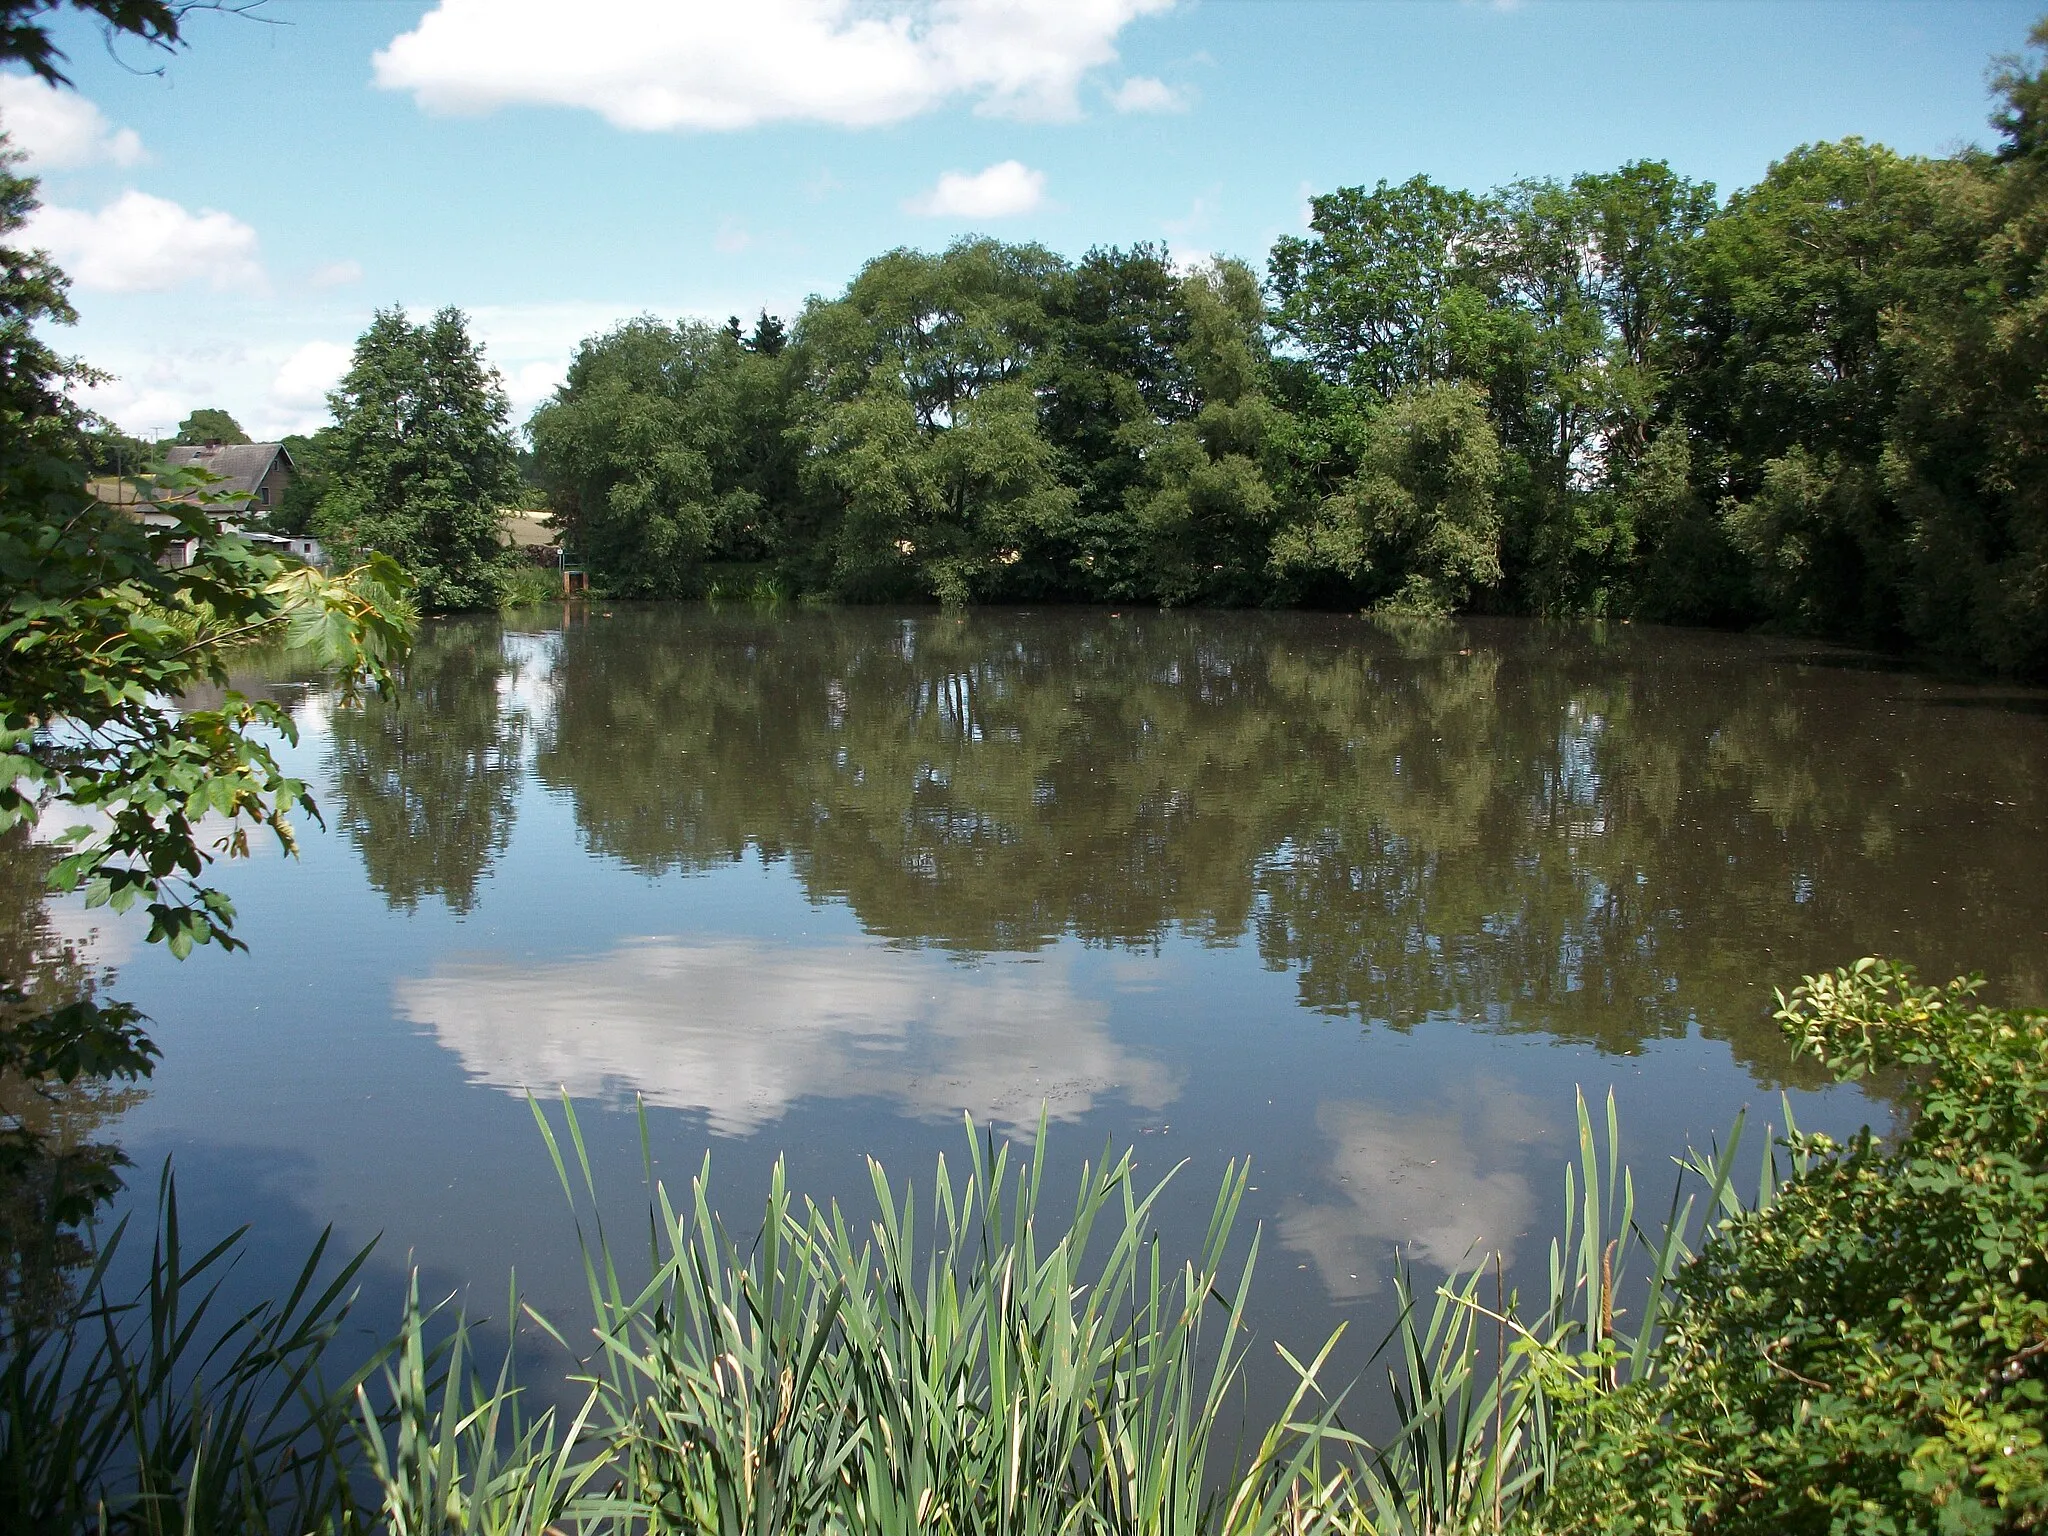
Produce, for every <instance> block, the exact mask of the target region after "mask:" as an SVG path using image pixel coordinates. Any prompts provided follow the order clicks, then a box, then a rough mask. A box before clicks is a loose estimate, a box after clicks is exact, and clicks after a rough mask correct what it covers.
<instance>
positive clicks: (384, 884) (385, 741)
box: [325, 621, 526, 913]
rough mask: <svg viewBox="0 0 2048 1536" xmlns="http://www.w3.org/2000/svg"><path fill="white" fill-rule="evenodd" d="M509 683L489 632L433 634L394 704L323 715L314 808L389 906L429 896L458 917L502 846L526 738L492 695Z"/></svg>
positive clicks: (521, 723) (507, 664) (521, 722)
mask: <svg viewBox="0 0 2048 1536" xmlns="http://www.w3.org/2000/svg"><path fill="white" fill-rule="evenodd" d="M513 672H514V665H513V663H512V661H511V659H510V658H508V657H507V655H506V654H505V651H504V649H503V647H502V646H501V644H500V643H499V634H498V630H497V626H496V625H495V624H494V623H491V622H488V621H461V622H450V623H442V624H433V625H429V626H427V627H426V628H425V629H424V630H423V631H422V633H421V635H420V639H419V643H418V644H417V645H416V646H415V647H414V649H413V652H412V654H411V656H410V657H409V658H408V659H407V661H406V664H405V672H404V678H403V683H402V687H401V689H400V692H399V694H398V696H397V697H396V698H395V699H391V700H382V699H375V698H373V699H370V700H368V701H366V702H365V703H363V704H362V705H360V706H357V707H349V706H344V705H337V706H336V707H335V709H334V715H333V745H332V748H331V750H330V754H329V760H328V773H329V779H330V782H331V783H332V785H333V792H332V796H331V799H330V801H329V802H328V804H327V805H326V807H325V808H326V810H327V814H328V816H329V819H330V820H331V821H333V822H335V823H336V824H338V825H339V826H340V827H341V828H342V830H343V831H344V832H346V833H347V835H348V837H349V840H350V841H351V842H353V843H354V844H355V846H356V848H357V850H358V852H360V853H361V855H362V859H363V868H364V871H365V873H366V874H367V875H368V877H369V881H370V884H371V885H372V886H374V887H375V888H376V889H377V890H378V891H379V892H380V893H382V895H383V896H384V898H385V900H387V901H388V902H390V903H391V905H392V906H394V907H399V908H403V909H405V910H406V911H411V910H412V909H413V908H415V907H417V906H418V905H419V902H420V899H421V898H422V897H424V896H438V897H440V898H441V899H442V900H443V901H445V902H446V903H447V904H448V906H449V907H450V908H451V909H452V910H453V911H456V912H458V913H461V912H468V911H469V910H470V909H471V908H472V907H473V906H474V905H475V904H476V898H477V888H478V885H479V884H480V883H481V881H482V880H483V877H484V876H485V874H486V873H487V872H488V871H489V869H490V867H491V863H492V861H493V860H494V859H495V858H497V856H498V855H499V854H500V853H502V852H503V851H504V849H505V845H506V843H507V842H508V841H509V840H510V838H511V835H512V822H513V816H514V814H515V808H516V799H517V794H518V789H519V775H520V752H521V744H522V741H523V737H524V732H525V728H526V722H525V717H524V715H523V713H522V712H520V711H518V710H516V709H511V708H508V707H507V706H506V703H505V701H504V699H503V697H502V695H501V687H502V685H504V684H506V683H507V682H508V681H509V680H510V679H511V677H512V674H513Z"/></svg>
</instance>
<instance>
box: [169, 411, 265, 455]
mask: <svg viewBox="0 0 2048 1536" xmlns="http://www.w3.org/2000/svg"><path fill="white" fill-rule="evenodd" d="M171 441H172V442H173V443H177V444H180V445H182V446H186V447H197V446H198V445H199V444H202V443H246V442H248V441H249V434H248V433H246V432H244V431H243V430H242V424H241V423H240V422H238V421H236V420H235V418H234V417H232V416H230V415H229V414H228V413H227V412H226V411H221V410H214V409H211V408H207V409H202V410H197V411H194V412H193V413H192V414H191V415H190V416H187V417H186V418H185V419H184V420H183V421H181V422H179V423H178V435H177V436H176V437H174V438H172V439H171Z"/></svg>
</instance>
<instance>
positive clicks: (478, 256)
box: [0, 0, 2042, 434]
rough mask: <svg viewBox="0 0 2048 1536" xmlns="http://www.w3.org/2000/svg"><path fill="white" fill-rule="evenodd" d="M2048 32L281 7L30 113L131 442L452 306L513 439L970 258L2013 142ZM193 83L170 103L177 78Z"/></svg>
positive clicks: (1080, 1) (1973, 26)
mask: <svg viewBox="0 0 2048 1536" xmlns="http://www.w3.org/2000/svg"><path fill="white" fill-rule="evenodd" d="M2041 8H2042V0H2024V3H2011V0H1846V3H1841V0H1776V3H1769V0H1518V3H1510V4H1501V3H1486V0H745V3H740V0H723V3H720V0H712V3H702V0H576V3H571V4H563V3H559V0H267V3H266V4H265V5H264V6H263V7H262V8H261V9H260V10H259V11H258V12H257V13H256V15H255V17H253V18H251V17H239V18H238V17H232V16H220V15H206V14H198V15H195V16H193V17H192V18H191V20H190V23H189V28H188V37H189V42H190V47H189V48H187V49H186V50H185V51H183V52H182V53H180V54H177V55H175V56H172V57H168V58H164V57H159V56H152V55H151V54H150V53H149V52H148V51H147V50H145V49H141V48H138V47H135V46H133V45H129V46H124V47H122V48H121V49H119V50H118V57H110V56H109V53H108V51H107V49H106V48H105V47H104V46H103V44H102V42H101V40H100V38H99V37H98V36H97V34H95V33H94V32H92V31H91V30H90V29H87V28H84V27H80V26H77V25H75V24H72V23H66V24H65V25H64V26H63V29H62V30H61V32H60V36H61V38H62V40H63V42H64V45H65V46H66V48H67V51H68V52H69V53H70V54H71V56H72V61H73V73H74V75H75V78H76V80H77V84H78V91H77V92H76V93H75V94H74V95H73V96H71V97H68V98H55V99H53V98H50V97H49V96H48V95H47V94H46V93H43V92H40V91H39V90H38V89H37V88H35V87H34V86H33V85H32V84H31V83H29V82H25V81H22V80H19V79H12V80H0V125H4V126H6V127H7V128H8V129H9V130H10V132H11V133H12V134H13V135H14V137H15V138H16V140H17V142H19V143H21V144H22V145H24V146H25V147H27V148H28V149H30V151H31V152H32V154H33V156H34V163H35V168H36V169H37V170H38V173H39V174H40V175H41V176H42V177H43V184H44V197H45V201H46V203H47V204H48V208H47V209H46V210H45V212H44V213H43V214H42V215H40V216H39V221H38V223H37V225H36V226H35V229H34V231H33V233H34V237H35V238H36V239H37V240H38V241H39V242H40V243H43V244H46V245H48V246H49V247H50V248H51V249H52V250H53V251H55V252H56V253H57V254H58V256H59V258H60V259H61V260H63V261H64V263H65V264H66V266H67V268H68V269H69V270H71V271H72V273H73V275H74V277H75V279H76V287H75V290H74V299H75V301H76V303H77V305H78V308H79V311H80V315H81V322H80V324H79V325H78V327H77V328H76V330H75V331H73V332H71V333H69V334H67V335H65V336H63V337H61V338H60V340H61V342H62V344H63V345H64V346H65V347H66V348H67V349H68V350H72V351H76V352H77V353H79V354H81V355H82V356H84V357H85V358H86V359H87V360H88V361H90V362H92V363H94V364H95V365H97V366H99V367H101V368H104V369H107V370H109V371H110V372H112V373H114V374H116V375H117V376H118V379H117V382H115V383H113V384H111V385H107V386H104V387H102V388H101V389H99V390H97V391H95V392H94V395H93V399H94V401H95V403H96V404H98V405H99V406H100V407H101V408H102V409H103V410H105V411H106V412H107V413H108V414H110V415H111V416H112V417H113V418H114V419H116V420H117V421H119V422H120V423H121V424H122V425H123V426H124V427H126V428H128V429H129V430H130V431H135V432H144V433H151V434H154V433H159V432H162V431H165V430H167V429H168V428H169V427H171V426H172V425H174V424H175V422H176V421H177V420H178V418H179V417H181V416H182V415H184V414H185V412H186V411H188V410H190V409H191V408H192V407H194V406H199V405H220V406H225V407H226V408H228V409H229V410H231V411H233V412H234V413H235V414H236V415H237V416H238V417H239V418H240V419H241V420H242V422H243V423H244V425H245V426H247V427H248V428H249V429H250V430H251V431H253V432H257V433H259V434H273V433H280V432H284V431H288V430H308V429H310V428H311V427H313V426H315V425H318V424H319V422H320V421H321V420H323V419H324V417H325V411H324V405H323V403H322V395H323V392H324V390H325V389H326V388H327V387H329V386H330V385H331V383H332V382H333V380H334V378H335V377H336V376H337V375H338V373H339V371H340V369H341V367H342V366H343V365H344V364H345V361H346V356H347V348H348V345H349V343H350V342H351V341H352V340H353V338H354V337H355V336H356V335H357V334H358V333H359V332H360V330H361V329H362V327H363V325H364V324H365V322H366V321H367V319H368V317H369V314H370V311H371V310H372V308H373V307H375V306H377V305H380V304H391V303H400V304H404V305H406V306H408V307H410V308H413V309H425V308H432V307H435V306H438V305H441V304H456V305H459V306H460V307H462V308H463V309H465V310H467V311H469V312H470V314H471V315H472V317H473V322H474V326H475V329H476V331H477V333H478V334H479V335H480V336H481V337H482V338H483V339H484V341H485V343H486V345H487V348H488V351H489V355H490V357H491V358H492V360H493V361H494V362H495V363H496V364H497V365H498V366H499V368H500V369H501V370H502V371H503V373H504V375H505V378H506V382H507V386H508V388H509V389H510V391H511V394H512V397H513V401H514V406H515V412H516V414H517V415H518V416H519V417H520V418H522V419H523V417H524V415H525V413H526V412H527V411H528V410H530V409H531V407H532V406H533V405H534V404H535V403H536V402H537V401H538V400H539V399H541V398H542V397H543V396H544V395H545V394H546V393H547V391H548V390H549V389H550V388H551V387H552V386H553V384H554V383H555V382H557V381H558V380H559V379H560V377H561V373H562V369H563V367H564V366H565V365H566V363H567V360H568V358H569V356H570V354H571V353H572V351H573V350H574V347H575V344H576V342H577V341H578V340H579V339H580V338H581V337H583V336H586V335H589V334H591V333H593V332H594V331H597V330H600V329H603V328H604V327H605V326H606V325H608V324H609V323H611V322H612V321H614V320H616V319H619V318H623V317H625V316H629V315H633V314H638V313H645V312H652V313H655V314H660V315H664V316H675V315H681V314H694V315H701V316H705V317H709V318H723V317H724V316H725V315H726V314H727V313H729V312H734V311H737V312H739V313H741V314H744V315H751V314H752V313H753V312H754V311H756V310H757V309H759V308H761V307H763V306H764V305H765V306H766V307H768V308H770V309H773V310H777V311H780V312H784V313H788V312H791V311H793V310H794V309H795V308H796V307H798V306H799V305H800V304H801V303H802V301H803V299H804V297H805V295H807V294H813V293H833V292H836V291H837V290H838V289H839V288H841V287H842V286H843V285H844V283H845V282H846V280H847V279H848V278H849V277H850V276H851V275H852V273H853V272H854V271H855V269H856V268H857V267H858V266H859V264H860V263H861V261H862V260H864V259H865V258H867V257H869V256H871V255H874V254H875V253H877V252H880V251H882V250H885V249H888V248H890V247H892V246H898V245H915V246H923V247H936V246H940V245H943V244H945V243H946V242H947V241H948V240H949V239H952V238H954V237H956V236H958V235H960V234H962V233H965V232H968V231H982V232H986V233H990V234H995V235H999V236H1002V237H1004V238H1009V239H1032V240H1039V241H1043V242H1045V243H1046V244H1048V245H1051V246H1053V247H1054V248H1056V249H1058V250H1061V251H1065V252H1068V253H1070V254H1076V255H1077V254H1079V253H1080V252H1082V251H1084V250H1086V249H1087V248H1088V247H1089V246H1091V245H1096V244H1128V243H1130V242H1132V241H1137V240H1163V241H1166V242H1168V243H1169V244H1170V245H1171V247H1172V248H1173V250H1174V251H1175V253H1176V254H1177V255H1181V256H1184V257H1188V258H1194V257H1199V256H1202V255H1204V254H1207V253H1211V252H1216V253H1224V254H1231V255H1239V256H1244V257H1247V258H1250V259H1252V260H1254V261H1262V260H1263V257H1264V254H1265V251H1266V249H1267V247H1268V246H1269V245H1270V244H1271V242H1272V240H1273V238H1274V237H1275V236H1276V235H1279V234H1281V233H1284V232H1288V231H1292V230H1298V229H1300V228H1301V227H1302V224H1303V219H1304V215H1305V211H1306V210H1305V198H1306V196H1307V194H1308V193H1310V192H1311V191H1319V190H1325V189H1328V188H1331V187H1335V186H1340V185H1349V184H1356V183H1367V184H1369V183H1371V182H1373V181H1376V180H1378V179H1380V178H1382V177H1385V178H1390V179H1395V180H1398V179H1402V178H1405V177H1407V176H1410V175H1413V174H1415V173H1417V172H1424V173H1427V174H1429V175H1431V176H1434V177H1436V178H1438V179H1439V180H1441V181H1444V182H1447V183H1450V184H1452V185H1458V186H1466V187H1472V188H1475V189H1477V188H1484V187H1488V186H1493V185H1497V184H1499V183H1501V182H1504V181H1508V180H1512V179H1514V178H1517V177H1521V176H1542V175H1558V176H1566V175H1570V174H1571V173H1573V172H1575V171H1580V170H1594V169H1609V168H1612V167H1613V166H1615V165H1618V164H1620V163H1621V162H1623V161H1625V160H1629V159H1634V158H1641V157H1654V158H1662V159H1666V160H1669V161H1670V162H1671V163H1672V164H1673V165H1674V166H1675V167H1676V168H1677V169H1679V170H1680V171H1681V172H1683V173H1685V174H1687V175H1690V176H1694V177H1699V178H1702V179H1706V180H1710V181H1713V182H1715V183H1716V184H1717V185H1719V186H1720V187H1721V188H1722V190H1723V191H1724V192H1725V191H1728V190H1731V189H1733V188H1735V187H1738V186H1741V185H1743V184H1745V183H1747V182H1750V181H1753V180H1754V179H1755V178H1756V177H1757V176H1758V175H1760V174H1761V173H1762V171H1763V170H1764V168H1765V167H1766V166H1767V165H1768V164H1769V163H1770V161H1771V160H1772V159H1774V158H1776V157H1777V156H1778V155H1780V154H1782V153H1783V152H1784V151H1785V150H1787V149H1789V148H1791V147H1792V146H1794V145H1796V144H1800V143H1804V142H1812V141H1815V140H1820V139H1829V138H1838V137H1842V136H1844V135H1848V134H1860V135H1862V136H1863V137H1866V138H1871V139H1876V140H1880V141H1882V142H1884V143H1887V144H1890V145H1892V146H1894V147H1895V148H1898V149H1901V150H1906V151H1910V152H1917V153H1926V154H1940V153H1944V152H1946V151H1948V150H1951V149H1953V148H1955V147H1956V146H1958V145H1960V144H1963V143H1966V142H1971V141H1976V142H1980V143H1981V142H1984V141H1986V140H1987V139H1988V137H1989V130H1988V129H1987V128H1986V126H1985V117H1986V114H1987V112H1988V110H1989V100H1988V97H1987V94H1986V91H1985V85H1984V75H1985V69H1986V66H1987V64H1988V62H1989V60H1990V58H1991V57H1992V56H1993V55H1994V54H1997V53H2001V52H2007V51H2011V50H2013V49H2016V48H2018V47H2019V46H2020V45H2021V44H2022V42H2023V41H2024V38H2025V34H2026V32H2027V29H2028V27H2029V25H2030V24H2031V23H2032V21H2033V20H2034V18H2035V16H2036V15H2037V14H2039V11H2040V9H2041ZM159 65H161V66H162V68H161V73H158V74H151V73H147V72H146V71H147V70H149V69H154V68H156V67H157V66H159Z"/></svg>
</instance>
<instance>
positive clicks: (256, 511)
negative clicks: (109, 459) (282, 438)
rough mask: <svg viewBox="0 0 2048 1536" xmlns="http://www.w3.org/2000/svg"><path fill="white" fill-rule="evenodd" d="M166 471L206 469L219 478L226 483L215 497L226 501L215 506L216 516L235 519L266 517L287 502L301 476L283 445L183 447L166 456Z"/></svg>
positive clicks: (228, 444) (206, 445)
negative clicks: (288, 491) (286, 491)
mask: <svg viewBox="0 0 2048 1536" xmlns="http://www.w3.org/2000/svg"><path fill="white" fill-rule="evenodd" d="M164 467H165V468H166V469H203V470H205V471H206V472H207V473H208V474H210V475H218V476H220V478H221V481H222V483H221V484H219V485H216V486H214V487H212V491H213V494H214V495H216V496H221V497H226V498H228V499H226V500H224V501H216V502H214V503H213V506H214V510H215V511H216V513H219V514H225V515H227V516H230V517H232V516H233V515H234V514H235V513H238V512H239V513H241V514H243V515H245V516H250V517H262V516H265V515H266V514H268V513H269V512H271V511H272V510H273V509H274V508H276V507H278V506H281V505H282V504H283V502H284V488H285V487H286V486H288V485H290V484H291V483H292V480H293V478H294V477H295V476H296V475H297V474H298V466H297V465H295V464H293V463H292V456H291V454H289V453H288V452H286V451H285V446H284V444H283V443H205V444H202V445H200V446H199V447H196V448H195V447H188V446H183V445H181V446H179V447H176V448H173V449H171V450H170V452H168V453H166V454H165V455H164Z"/></svg>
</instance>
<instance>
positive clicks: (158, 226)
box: [24, 191, 264, 293]
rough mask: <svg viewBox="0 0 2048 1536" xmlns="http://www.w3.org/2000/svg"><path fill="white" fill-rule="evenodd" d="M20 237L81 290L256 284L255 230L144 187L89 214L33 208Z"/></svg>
mask: <svg viewBox="0 0 2048 1536" xmlns="http://www.w3.org/2000/svg"><path fill="white" fill-rule="evenodd" d="M24 238H25V240H26V242H27V243H28V244H30V245H33V246H38V247H41V248H42V249H45V250H47V251H49V253H50V254H51V255H52V256H54V257H56V258H57V263H58V265H60V266H61V267H63V268H64V270H65V271H66V272H68V273H70V274H71V279H72V281H73V282H74V283H76V284H77V285H78V287H79V288H80V289H82V290H84V291H87V292H90V291H92V290H94V289H98V290H100V291H102V292H106V293H161V292H163V291H164V290H166V289H170V288H182V287H183V286H185V285H186V284H187V283H197V282H204V283H206V284H208V285H209V286H211V287H213V288H216V289H227V288H237V287H251V286H253V287H259V288H260V287H261V286H262V285H263V282H264V277H263V267H262V264H261V263H260V262H259V261H257V259H256V231H255V230H253V229H251V228H250V227H249V226H248V225H246V224H244V223H243V222H242V221H241V220H240V219H238V218H235V217H234V216H233V215H232V214H226V213H220V212H217V211H216V210H214V209H211V208H202V209H201V210H200V211H199V212H197V213H190V212H187V211H186V210H185V209H184V208H182V207H180V206H179V205H178V204H177V203H174V202H171V201H169V200H168V199H166V198H161V197H151V196H150V195H149V194H148V193H147V192H136V191H128V192H123V193H122V194H121V195H120V196H119V197H117V198H115V199H114V201H112V202H111V203H108V204H107V205H106V207H104V208H102V209H100V211H99V212H97V213H92V212H88V211H87V210H85V209H83V208H56V207H44V208H39V209H37V210H36V212H35V213H33V214H32V215H30V217H29V221H28V227H27V230H26V231H25V235H24Z"/></svg>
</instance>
